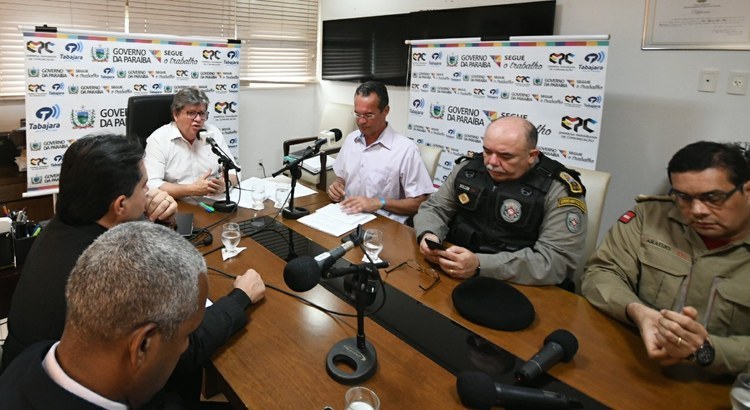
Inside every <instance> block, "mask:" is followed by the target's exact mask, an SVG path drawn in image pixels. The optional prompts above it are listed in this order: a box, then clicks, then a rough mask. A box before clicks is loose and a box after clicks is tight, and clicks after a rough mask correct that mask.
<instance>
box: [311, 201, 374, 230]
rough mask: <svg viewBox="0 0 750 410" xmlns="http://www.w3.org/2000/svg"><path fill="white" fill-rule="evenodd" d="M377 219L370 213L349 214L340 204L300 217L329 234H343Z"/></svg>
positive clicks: (312, 226)
mask: <svg viewBox="0 0 750 410" xmlns="http://www.w3.org/2000/svg"><path fill="white" fill-rule="evenodd" d="M373 219H375V215H373V214H369V213H358V214H347V213H346V212H344V210H343V209H342V208H341V205H340V204H330V205H326V206H324V207H323V208H320V209H318V210H317V211H315V213H312V214H310V215H307V216H303V217H302V218H300V219H299V221H300V222H302V223H303V224H305V225H307V226H309V227H311V228H315V229H317V230H319V231H323V232H325V233H327V234H329V235H333V236H341V235H343V234H345V233H347V232H349V231H351V230H353V229H354V228H356V227H357V225H361V224H364V223H367V222H370V221H372V220H373Z"/></svg>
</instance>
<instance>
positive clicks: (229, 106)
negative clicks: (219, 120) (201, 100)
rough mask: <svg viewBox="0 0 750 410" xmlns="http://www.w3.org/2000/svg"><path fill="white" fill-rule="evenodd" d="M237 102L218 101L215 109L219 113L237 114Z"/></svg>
mask: <svg viewBox="0 0 750 410" xmlns="http://www.w3.org/2000/svg"><path fill="white" fill-rule="evenodd" d="M236 106H237V102H235V101H218V102H216V103H214V111H215V112H216V113H217V114H222V115H227V114H228V113H231V114H235V113H237V111H236V110H235V107H236Z"/></svg>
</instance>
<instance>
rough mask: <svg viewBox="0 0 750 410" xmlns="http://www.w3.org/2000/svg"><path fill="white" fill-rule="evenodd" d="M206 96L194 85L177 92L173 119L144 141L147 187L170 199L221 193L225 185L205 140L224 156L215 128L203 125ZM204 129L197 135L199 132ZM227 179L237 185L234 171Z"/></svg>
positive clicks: (206, 117)
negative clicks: (208, 138) (157, 189)
mask: <svg viewBox="0 0 750 410" xmlns="http://www.w3.org/2000/svg"><path fill="white" fill-rule="evenodd" d="M208 104H209V101H208V97H207V96H206V93H204V92H203V91H201V90H199V89H197V88H186V89H183V90H181V91H179V92H178V93H177V94H175V96H174V100H173V101H172V118H173V121H172V122H170V123H169V124H165V125H164V126H162V127H160V128H159V129H157V130H156V131H154V132H153V133H152V134H151V136H149V137H148V139H147V140H146V157H145V158H144V163H145V165H146V171H147V172H148V186H149V188H161V189H162V190H163V191H166V192H167V193H169V194H170V195H172V196H173V197H174V198H182V197H185V196H211V195H216V194H221V193H222V192H224V190H225V188H226V185H225V182H224V175H223V171H222V169H221V166H220V165H219V162H218V157H217V156H216V154H214V153H213V152H212V151H211V145H210V144H209V143H208V141H206V137H207V136H211V137H212V138H213V139H214V140H215V141H216V143H217V144H218V146H219V147H220V148H221V150H222V151H224V152H225V153H226V154H227V155H231V154H230V152H229V147H228V146H227V143H226V141H224V136H223V135H222V133H221V130H219V128H217V127H215V126H213V125H211V124H206V120H207V119H208V115H209V114H208V113H209V111H208ZM201 130H205V132H202V133H201V135H202V136H200V135H198V133H199V131H201ZM229 180H230V182H231V184H232V185H236V184H237V174H236V173H235V172H234V170H232V171H230V174H229Z"/></svg>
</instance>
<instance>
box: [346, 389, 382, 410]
mask: <svg viewBox="0 0 750 410" xmlns="http://www.w3.org/2000/svg"><path fill="white" fill-rule="evenodd" d="M344 400H345V401H346V403H345V405H344V409H345V410H379V409H380V399H379V398H378V395H377V394H375V392H374V391H372V390H370V389H368V388H367V387H362V386H354V387H352V388H351V389H349V390H347V391H346V395H345V396H344Z"/></svg>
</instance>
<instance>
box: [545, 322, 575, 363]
mask: <svg viewBox="0 0 750 410" xmlns="http://www.w3.org/2000/svg"><path fill="white" fill-rule="evenodd" d="M549 342H555V343H557V344H559V345H560V346H561V347H562V348H563V352H564V356H563V358H562V360H563V361H564V362H569V361H570V359H572V358H573V356H575V354H576V352H578V339H576V337H575V335H573V333H570V332H569V331H567V330H565V329H557V330H555V331H554V332H552V333H550V334H549V336H547V338H545V339H544V344H547V343H549Z"/></svg>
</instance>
